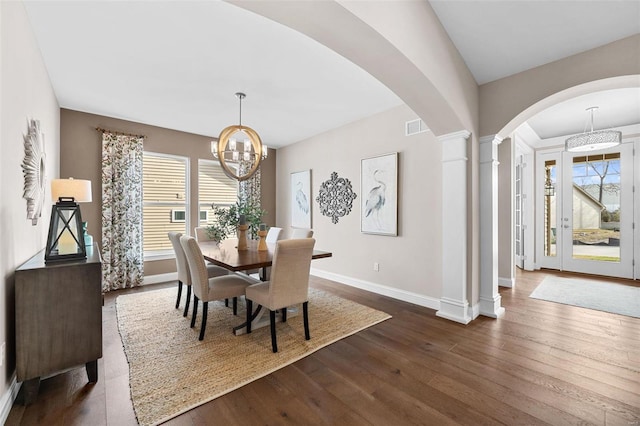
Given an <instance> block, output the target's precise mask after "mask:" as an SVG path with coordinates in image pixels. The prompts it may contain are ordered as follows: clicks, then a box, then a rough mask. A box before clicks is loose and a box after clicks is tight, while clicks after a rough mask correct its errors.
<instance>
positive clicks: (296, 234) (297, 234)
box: [289, 228, 313, 240]
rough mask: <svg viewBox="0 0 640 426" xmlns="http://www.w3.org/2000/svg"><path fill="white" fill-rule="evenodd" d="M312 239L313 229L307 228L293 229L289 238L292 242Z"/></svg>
mask: <svg viewBox="0 0 640 426" xmlns="http://www.w3.org/2000/svg"><path fill="white" fill-rule="evenodd" d="M311 237H313V229H307V228H293V229H291V235H290V236H289V238H290V239H292V240H297V239H300V238H311Z"/></svg>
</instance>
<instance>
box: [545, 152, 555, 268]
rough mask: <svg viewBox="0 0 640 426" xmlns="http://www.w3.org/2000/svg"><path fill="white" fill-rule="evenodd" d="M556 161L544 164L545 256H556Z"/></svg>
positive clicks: (548, 161)
mask: <svg viewBox="0 0 640 426" xmlns="http://www.w3.org/2000/svg"><path fill="white" fill-rule="evenodd" d="M557 171H558V168H557V166H556V160H547V161H545V162H544V174H545V178H544V255H545V256H550V257H555V256H556V254H557V253H556V217H557V215H556V211H557V207H558V206H557V203H556V198H557V197H556V188H557V176H556V175H557Z"/></svg>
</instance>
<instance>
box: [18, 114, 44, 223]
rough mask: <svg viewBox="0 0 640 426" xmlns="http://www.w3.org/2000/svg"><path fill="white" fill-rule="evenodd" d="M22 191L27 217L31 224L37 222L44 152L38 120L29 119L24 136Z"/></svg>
mask: <svg viewBox="0 0 640 426" xmlns="http://www.w3.org/2000/svg"><path fill="white" fill-rule="evenodd" d="M22 172H23V174H24V193H23V195H22V198H25V199H26V200H27V219H31V224H32V225H37V224H38V218H39V217H40V216H41V214H42V206H43V204H44V183H45V180H46V175H45V154H44V137H43V136H42V133H41V132H40V121H38V120H29V131H28V133H27V134H26V135H25V136H24V160H23V161H22Z"/></svg>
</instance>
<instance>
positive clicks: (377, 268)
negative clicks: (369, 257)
mask: <svg viewBox="0 0 640 426" xmlns="http://www.w3.org/2000/svg"><path fill="white" fill-rule="evenodd" d="M373 270H374V271H376V272H380V264H379V263H378V262H374V263H373Z"/></svg>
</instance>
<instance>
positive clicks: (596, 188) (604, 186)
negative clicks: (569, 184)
mask: <svg viewBox="0 0 640 426" xmlns="http://www.w3.org/2000/svg"><path fill="white" fill-rule="evenodd" d="M572 180H573V188H572V200H573V202H572V205H573V217H572V219H573V222H572V223H573V258H574V259H584V260H596V261H606V262H620V153H619V152H615V153H610V154H599V155H584V156H578V157H574V158H573V179H572Z"/></svg>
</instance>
